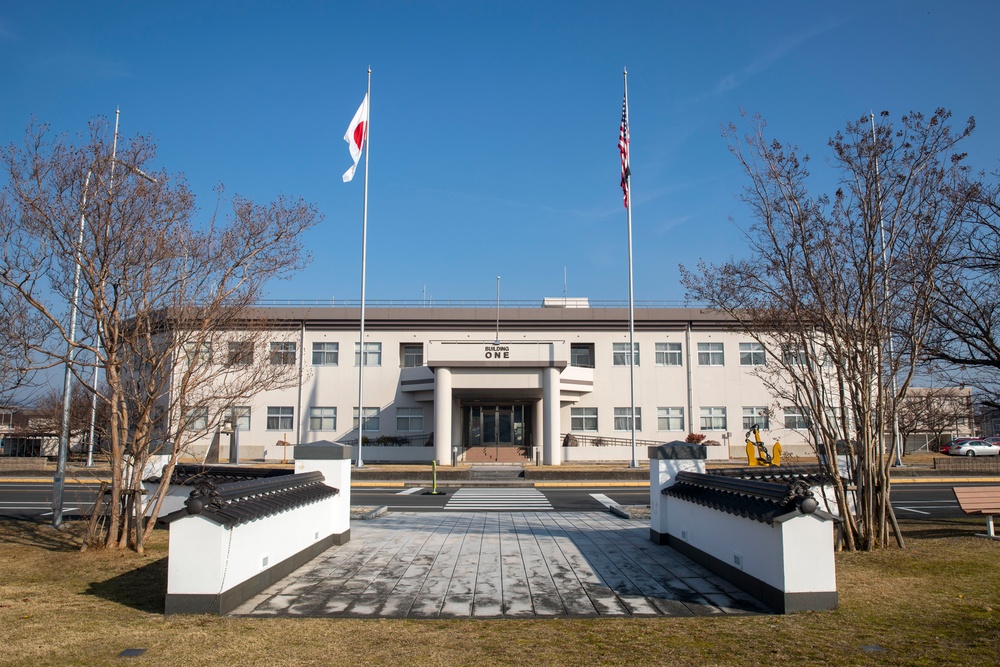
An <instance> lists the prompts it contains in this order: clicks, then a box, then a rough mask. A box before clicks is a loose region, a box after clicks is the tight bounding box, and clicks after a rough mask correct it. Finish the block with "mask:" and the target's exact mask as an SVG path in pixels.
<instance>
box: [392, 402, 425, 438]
mask: <svg viewBox="0 0 1000 667" xmlns="http://www.w3.org/2000/svg"><path fill="white" fill-rule="evenodd" d="M396 430H397V431H407V432H410V433H423V430H424V409H423V408H396Z"/></svg>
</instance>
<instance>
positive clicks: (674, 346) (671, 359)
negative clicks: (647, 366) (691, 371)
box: [656, 343, 684, 366]
mask: <svg viewBox="0 0 1000 667" xmlns="http://www.w3.org/2000/svg"><path fill="white" fill-rule="evenodd" d="M683 364H684V361H683V359H682V358H681V344H680V343H657V344H656V365H657V366H682V365H683Z"/></svg>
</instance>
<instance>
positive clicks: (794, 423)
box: [784, 405, 809, 429]
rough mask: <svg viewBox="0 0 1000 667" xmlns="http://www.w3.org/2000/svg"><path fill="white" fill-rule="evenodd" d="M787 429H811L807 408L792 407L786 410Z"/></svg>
mask: <svg viewBox="0 0 1000 667" xmlns="http://www.w3.org/2000/svg"><path fill="white" fill-rule="evenodd" d="M784 412H785V428H793V429H799V428H809V416H808V414H807V413H806V410H805V408H800V407H798V406H796V405H790V406H788V407H786V408H785V410H784Z"/></svg>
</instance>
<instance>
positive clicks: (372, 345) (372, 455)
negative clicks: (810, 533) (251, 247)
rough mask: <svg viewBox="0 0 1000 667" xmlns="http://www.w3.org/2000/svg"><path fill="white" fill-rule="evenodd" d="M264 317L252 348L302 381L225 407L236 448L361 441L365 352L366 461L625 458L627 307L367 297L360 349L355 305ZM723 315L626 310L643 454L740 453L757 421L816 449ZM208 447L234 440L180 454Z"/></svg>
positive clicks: (771, 434) (256, 453)
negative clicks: (440, 303) (397, 303)
mask: <svg viewBox="0 0 1000 667" xmlns="http://www.w3.org/2000/svg"><path fill="white" fill-rule="evenodd" d="M266 313H267V315H266V316H267V318H268V320H270V321H272V322H274V321H277V322H281V323H282V326H281V327H280V328H277V329H275V331H274V340H273V342H270V343H269V344H268V345H269V349H268V350H259V349H258V350H254V354H267V355H269V358H270V363H273V364H283V365H288V364H294V365H297V366H298V376H299V378H300V380H299V382H298V383H297V385H296V386H294V387H290V388H286V389H281V390H274V391H265V392H261V393H259V394H258V395H256V396H254V397H253V398H252V399H250V400H247V401H246V402H245V404H244V405H234V406H228V409H226V410H224V414H225V415H226V416H229V417H230V418H231V421H232V422H233V423H235V426H236V427H237V428H236V431H237V433H236V435H235V436H234V437H236V438H238V444H239V450H240V455H241V457H242V458H244V459H247V458H266V459H269V460H274V459H279V460H280V459H282V458H288V459H291V458H293V457H294V449H293V447H294V444H295V443H309V442H315V441H318V440H335V441H340V442H345V443H350V442H352V441H354V442H356V441H357V440H358V410H357V405H358V372H359V364H360V360H361V358H362V357H363V359H364V368H363V371H364V413H365V427H364V431H363V436H364V440H363V441H362V443H363V447H362V456H363V460H365V461H389V460H405V461H430V460H431V459H436V460H437V461H438V462H439V463H441V464H450V463H451V462H452V461H453V460H457V461H458V462H474V461H495V460H499V461H532V462H533V461H536V460H537V461H539V462H541V463H544V464H559V463H562V462H572V461H577V460H618V461H628V460H630V458H631V424H630V419H629V414H630V404H631V391H630V372H629V357H628V339H629V334H628V320H627V318H628V310H627V309H625V308H620V307H590V306H589V305H588V303H587V300H586V299H546V300H545V302H544V303H543V304H542V305H541V306H533V307H502V308H499V309H497V308H496V307H486V306H483V307H433V306H417V307H412V306H406V307H399V308H396V307H389V308H381V307H380V308H372V307H369V308H367V309H366V313H365V345H364V354H363V355H362V354H360V353H359V309H358V308H357V307H288V308H284V307H283V308H268V309H267V311H266ZM731 324H732V323H731V322H730V321H729V320H727V319H725V317H724V316H721V315H718V314H709V313H705V312H703V311H701V310H699V309H689V308H636V310H635V351H636V362H637V363H636V368H635V406H636V421H637V423H636V439H637V442H638V447H637V450H638V458H639V459H644V458H645V456H644V454H645V451H646V450H645V446H646V445H649V444H654V443H662V442H669V441H674V440H683V439H684V438H685V437H686V436H687V434H688V433H692V432H694V433H703V434H705V435H706V436H707V441H714V442H716V443H718V445H717V446H714V445H712V446H710V447H709V454H710V457H711V458H729V457H730V456H731V457H732V458H734V459H737V460H739V459H743V458H745V446H744V439H743V435H744V432H745V431H746V430H748V429H749V428H750V427H751V425H752V424H754V423H757V424H760V425H761V427H762V431H761V432H762V434H763V438H764V439H765V441H766V443H767V444H768V445H769V446H770V445H771V444H772V443H773V441H774V440H775V439H780V441H781V443H782V447H783V448H784V451H785V453H786V454H788V453H792V454H800V455H808V454H810V453H811V450H810V448H809V447H807V446H806V444H805V443H806V433H805V431H804V430H803V429H804V428H805V423H804V421H805V420H804V416H803V415H802V414H801V411H799V410H797V409H796V408H795V407H794V406H788V405H779V404H777V402H776V401H775V399H774V398H772V396H771V395H770V394H769V392H768V391H767V389H766V388H765V386H764V383H763V381H762V379H761V378H760V377H759V375H760V373H762V372H766V371H767V366H766V355H765V353H764V350H763V348H762V347H761V346H760V345H759V344H758V343H756V342H754V341H753V340H752V339H751V338H750V337H749V336H746V335H743V334H740V333H739V332H738V331H736V330H735V329H734V328H733V327H732V325H731ZM232 349H233V347H232V344H230V352H231V353H232ZM245 353H246V351H245V350H242V351H240V354H245ZM217 354H218V352H217ZM206 416H207V415H206ZM216 421H221V420H216V419H214V418H210V419H207V420H206V421H205V422H204V423H205V424H209V423H215V422H216ZM569 435H572V437H571V438H570V437H568V436H569ZM213 442H214V443H216V444H218V445H219V451H220V453H221V455H222V458H223V459H225V457H226V455H227V450H228V445H229V442H230V438H229V436H227V435H225V433H222V434H221V435H220V433H219V432H218V431H216V432H208V433H206V434H204V435H203V437H199V438H196V439H195V440H194V441H193V446H192V448H191V449H190V450H189V451H190V454H191V455H193V456H195V457H201V456H204V454H205V452H206V451H208V448H209V446H210V445H211V444H212V443H213ZM282 442H287V443H289V445H290V446H287V447H286V446H282V445H280V443H282ZM402 443H407V445H408V446H400V445H401V444H402ZM564 445H570V446H564Z"/></svg>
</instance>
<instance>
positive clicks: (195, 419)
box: [184, 406, 208, 431]
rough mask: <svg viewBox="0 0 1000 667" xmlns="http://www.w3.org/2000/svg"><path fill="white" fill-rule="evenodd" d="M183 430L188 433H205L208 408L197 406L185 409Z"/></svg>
mask: <svg viewBox="0 0 1000 667" xmlns="http://www.w3.org/2000/svg"><path fill="white" fill-rule="evenodd" d="M184 428H185V429H187V430H189V431H207V430H208V408H206V407H199V406H194V407H189V408H185V409H184Z"/></svg>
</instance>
